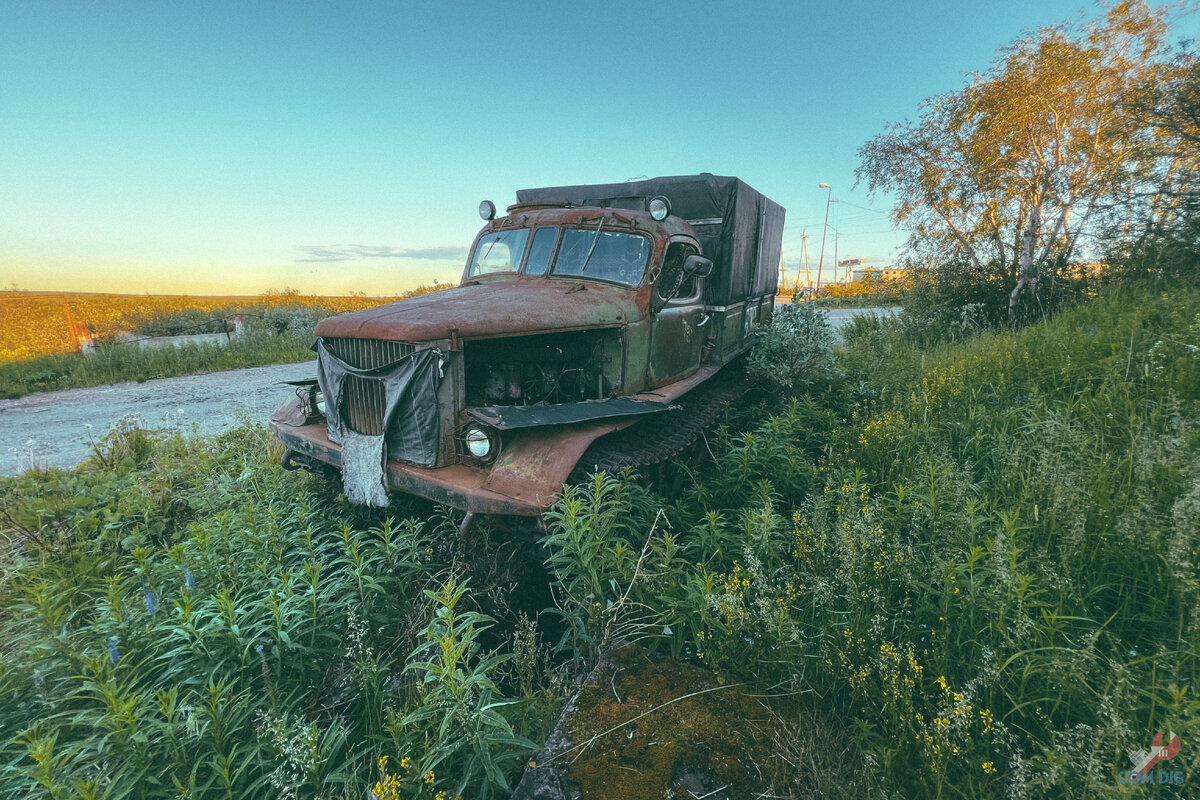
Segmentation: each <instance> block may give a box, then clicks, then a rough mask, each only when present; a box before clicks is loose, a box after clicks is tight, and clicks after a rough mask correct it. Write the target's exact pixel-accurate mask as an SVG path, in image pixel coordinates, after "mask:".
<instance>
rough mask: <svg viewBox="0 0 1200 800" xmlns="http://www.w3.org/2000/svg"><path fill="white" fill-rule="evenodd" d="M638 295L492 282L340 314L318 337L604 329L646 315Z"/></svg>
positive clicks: (546, 283) (416, 338)
mask: <svg viewBox="0 0 1200 800" xmlns="http://www.w3.org/2000/svg"><path fill="white" fill-rule="evenodd" d="M637 296H638V295H637V292H636V291H635V290H631V289H622V288H619V287H616V286H605V285H603V284H596V283H585V282H582V281H571V280H551V279H547V278H516V279H510V280H504V279H499V280H497V279H487V280H483V281H480V282H479V283H474V282H470V283H467V284H464V285H462V286H458V287H455V288H453V289H446V290H444V291H441V292H434V293H433V294H424V295H418V296H417V297H409V298H407V299H405V300H400V301H398V302H395V303H389V304H388V305H385V306H380V307H378V308H368V309H364V310H362V311H352V312H350V313H347V314H339V315H338V316H336V317H330V318H329V319H325V320H322V321H321V322H320V324H318V325H317V330H316V334H317V336H339V337H346V338H354V339H390V340H393V341H404V342H424V341H430V340H432V339H447V338H449V337H450V331H452V330H457V331H458V336H459V338H461V339H475V338H484V337H493V336H504V335H509V334H514V333H541V332H547V331H560V330H572V329H578V328H600V327H609V326H614V325H624V324H626V323H629V322H636V321H637V320H640V319H642V318H644V317H645V316H646V314H645V312H643V311H642V310H641V309H640V308H639V305H638V302H637Z"/></svg>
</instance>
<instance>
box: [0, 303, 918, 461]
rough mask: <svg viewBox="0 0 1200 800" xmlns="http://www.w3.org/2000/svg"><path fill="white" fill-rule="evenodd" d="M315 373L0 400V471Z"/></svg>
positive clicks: (225, 410)
mask: <svg viewBox="0 0 1200 800" xmlns="http://www.w3.org/2000/svg"><path fill="white" fill-rule="evenodd" d="M898 310H899V309H893V308H876V309H871V308H868V309H858V308H836V309H830V310H829V311H827V312H826V314H827V316H828V318H829V322H830V324H832V325H833V326H835V327H838V328H840V327H842V326H843V325H845V324H846V323H848V322H849V321H850V319H851V318H852V317H853V316H854V315H855V314H865V313H874V314H888V315H890V314H894V313H896V312H897V311H898ZM316 374H317V366H316V362H315V361H309V362H305V363H300V364H279V365H276V366H271V367H254V368H251V369H235V370H229V371H228V372H210V373H208V374H205V375H187V376H185V377H182V378H160V379H158V380H152V381H146V382H145V383H117V384H113V385H111V386H94V387H92V388H89V389H66V390H64V391H61V392H43V393H41V394H31V395H27V396H25V397H21V398H18V399H16V400H0V475H18V474H20V473H21V472H23V471H25V470H27V469H29V468H30V467H31V466H37V467H58V468H60V469H70V468H71V467H73V466H75V465H76V464H78V463H79V462H80V461H83V460H84V459H85V458H87V457H88V455H90V453H91V444H92V442H94V441H96V440H98V439H99V438H100V437H101V436H103V435H104V434H105V433H106V432H107V431H108V430H109V428H111V427H112V426H113V424H114V423H116V422H117V421H118V420H119V419H121V418H122V417H124V416H126V415H130V414H132V415H136V416H137V417H138V419H139V420H140V424H142V425H143V426H145V427H151V428H163V427H165V428H172V429H176V430H179V431H181V432H183V433H184V434H188V435H190V434H192V433H193V432H195V433H196V434H198V435H200V436H209V435H212V434H215V433H220V432H221V431H223V430H225V429H226V428H229V427H231V426H232V425H234V424H235V423H236V422H237V421H238V415H239V412H244V413H245V415H246V416H248V417H249V418H250V419H253V420H260V421H264V422H265V421H266V419H267V417H269V416H270V415H271V413H272V412H274V411H275V409H277V408H279V407H280V406H281V405H283V404H284V403H285V402H287V400H288V398H289V397H291V395H292V391H293V390H292V388H291V387H290V386H280V385H277V384H278V382H279V381H286V380H300V379H303V378H311V377H313V376H315V375H316Z"/></svg>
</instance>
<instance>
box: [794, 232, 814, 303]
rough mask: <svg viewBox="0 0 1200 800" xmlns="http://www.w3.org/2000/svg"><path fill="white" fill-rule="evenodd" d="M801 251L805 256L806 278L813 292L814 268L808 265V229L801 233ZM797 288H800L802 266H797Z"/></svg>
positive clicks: (809, 288)
mask: <svg viewBox="0 0 1200 800" xmlns="http://www.w3.org/2000/svg"><path fill="white" fill-rule="evenodd" d="M800 252H801V254H802V256H803V258H804V280H805V281H806V282H807V283H808V290H809V292H810V293H811V292H812V269H810V268H809V265H808V231H807V230H806V231H804V233H802V234H800ZM796 290H797V291H799V290H800V267H796Z"/></svg>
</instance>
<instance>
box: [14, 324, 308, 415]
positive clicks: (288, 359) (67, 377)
mask: <svg viewBox="0 0 1200 800" xmlns="http://www.w3.org/2000/svg"><path fill="white" fill-rule="evenodd" d="M312 342H313V339H312V336H311V334H304V333H284V334H280V335H274V336H268V335H266V334H256V335H252V336H249V337H246V338H243V339H233V340H232V341H230V342H229V343H228V344H222V345H214V344H188V345H184V346H182V347H163V348H155V349H141V348H139V347H137V345H131V344H109V345H100V346H99V348H98V349H97V350H96V352H95V353H86V354H83V353H61V354H57V355H46V356H38V357H37V358H30V359H25V360H23V361H10V362H8V363H6V364H0V399H2V398H15V397H23V396H24V395H27V394H33V393H35V392H48V391H54V390H56V389H73V388H79V387H86V386H102V385H106V384H111V383H121V382H123V381H138V382H139V383H140V382H142V381H147V380H151V379H154V378H173V377H176V376H179V375H195V374H197V373H202V372H218V371H220V370H226V369H241V368H244V367H262V366H266V365H268V364H287V363H292V362H296V361H308V360H310V359H312V358H313V353H312V350H310V349H309V348H310V346H311V345H312Z"/></svg>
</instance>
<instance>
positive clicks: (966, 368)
mask: <svg viewBox="0 0 1200 800" xmlns="http://www.w3.org/2000/svg"><path fill="white" fill-rule="evenodd" d="M942 324H943V326H944V329H943V330H941V331H940V332H939V331H933V330H932V329H931V328H930V325H931V323H930V322H929V321H928V320H920V319H919V320H915V321H914V320H912V319H907V318H905V317H903V316H902V317H901V318H899V319H897V320H878V319H876V320H872V321H863V322H861V323H858V324H857V325H856V326H855V327H854V328H853V329H851V331H850V332H849V334H848V335H847V336H846V337H845V344H844V349H841V350H839V352H838V353H837V354H836V359H837V361H836V369H833V370H830V371H829V373H828V374H827V375H826V376H825V379H824V380H823V381H821V382H820V383H819V384H816V385H813V386H810V387H809V388H808V393H807V394H806V395H803V396H801V397H797V398H786V399H784V400H783V402H782V403H781V404H779V405H776V406H774V407H770V406H766V405H761V404H760V405H757V406H752V407H747V408H742V409H731V410H730V411H729V413H728V415H727V416H726V417H725V419H724V420H723V422H722V425H721V427H720V428H719V429H718V430H717V431H716V432H715V435H710V436H708V437H707V439H706V442H707V445H708V446H707V447H705V448H704V449H703V455H702V456H701V457H699V458H697V459H696V460H694V461H692V462H690V463H688V464H686V465H685V466H686V468H687V469H689V470H690V471H691V474H692V476H693V477H694V478H695V481H694V485H693V486H692V488H690V489H689V490H688V491H687V492H686V493H685V495H684V497H683V498H682V499H680V500H679V501H677V502H675V503H672V504H667V503H664V502H663V501H662V500H660V499H659V498H656V497H655V496H654V495H653V494H651V493H650V492H649V491H648V490H647V489H645V488H644V487H642V486H641V485H639V484H638V483H636V482H635V481H633V480H632V479H631V478H630V477H629V476H625V477H622V478H612V477H608V476H597V477H595V478H594V479H593V480H592V481H590V482H588V483H586V484H583V485H580V486H575V487H569V488H568V489H567V490H565V492H564V495H563V497H562V499H561V501H560V502H559V503H558V504H557V505H556V506H555V508H554V509H553V510H552V511H551V512H550V513H549V514H548V515H547V517H546V520H545V521H546V524H547V527H548V531H547V533H546V534H545V535H544V537H543V539H542V546H543V547H544V548H545V556H546V565H547V568H548V570H549V580H550V589H551V593H552V596H553V601H554V603H555V607H554V609H553V616H552V617H551V616H547V615H541V616H540V617H538V615H536V614H530V613H527V612H528V611H529V609H522V603H525V604H528V603H529V602H536V598H537V597H538V595H537V594H536V593H534V592H531V591H530V589H531V588H533V587H531V586H530V585H529V584H528V583H527V581H528V580H529V579H530V573H529V572H528V571H525V572H520V571H517V570H516V569H515V567H514V566H513V564H514V561H515V560H519V559H515V560H514V559H513V558H512V557H511V556H512V555H513V543H512V542H511V541H508V540H507V539H506V537H505V536H503V535H499V532H498V531H497V530H494V529H491V528H489V527H488V526H486V525H484V526H482V527H481V528H480V529H479V534H478V535H480V536H481V537H482V538H481V539H479V540H476V541H473V542H463V541H462V540H460V539H459V537H458V534H457V532H456V526H455V522H456V520H455V519H454V518H452V517H451V516H449V515H447V514H446V513H444V512H442V511H439V510H436V509H433V508H431V507H429V506H426V505H423V504H420V503H417V502H415V501H411V502H410V501H404V500H398V501H396V502H395V503H394V504H393V507H392V508H390V509H387V510H385V511H382V512H376V511H369V510H363V509H358V508H354V507H351V506H348V505H347V504H345V502H344V501H342V500H341V499H340V498H339V496H338V494H337V492H336V490H335V489H333V488H330V487H327V486H324V485H322V484H320V483H319V482H317V481H315V480H313V479H311V478H308V477H306V476H302V475H298V474H296V473H285V472H283V471H282V470H281V469H279V468H278V467H277V466H275V464H274V457H275V456H276V455H277V453H276V452H274V449H275V447H276V446H275V445H273V444H272V443H271V441H270V439H269V437H268V436H267V435H266V434H265V433H264V432H263V431H262V430H261V429H260V428H246V429H242V430H239V431H236V432H234V433H232V434H229V435H227V436H225V437H220V438H217V439H213V440H209V441H201V442H186V441H183V440H180V439H176V438H163V437H162V436H160V435H157V434H150V433H146V432H141V431H137V430H135V429H134V430H122V431H120V432H118V433H117V434H114V436H113V437H110V438H109V439H107V440H105V441H104V442H102V443H101V445H100V446H99V448H98V454H97V455H98V457H97V459H96V460H95V462H94V463H93V465H92V466H91V467H90V468H85V469H83V470H80V471H77V472H73V473H62V472H45V473H38V472H35V473H29V474H27V475H25V476H23V477H20V478H16V479H4V480H0V529H3V531H4V535H5V537H7V544H6V546H5V555H4V556H3V558H0V796H2V797H13V798H16V797H27V796H32V797H76V796H81V797H101V796H104V797H114V798H115V797H143V796H144V797H166V796H172V797H174V796H179V795H182V794H189V793H190V796H193V797H210V796H211V797H233V796H236V797H260V796H272V797H274V796H280V797H317V796H322V797H327V796H346V797H349V796H355V797H362V796H364V795H365V792H366V790H367V789H369V788H373V789H374V790H376V792H377V794H379V795H380V796H385V797H405V796H420V797H429V798H432V797H433V796H434V795H435V794H436V792H437V791H446V792H447V793H448V794H450V795H452V794H454V793H460V794H463V795H464V796H477V795H481V794H483V793H485V792H491V793H497V794H500V795H503V793H504V791H505V789H504V787H505V785H506V784H507V785H511V783H512V781H513V779H514V778H515V777H516V775H517V773H518V772H519V770H520V764H521V763H522V762H523V760H524V758H525V757H526V756H527V755H528V753H529V752H530V751H531V750H532V749H533V746H534V744H535V743H536V742H538V741H541V739H542V737H544V735H545V732H546V730H547V728H548V726H549V724H550V722H551V720H552V718H553V716H554V714H555V713H556V711H557V709H558V707H559V704H560V703H561V701H562V699H563V690H564V688H565V687H568V686H571V685H573V684H572V683H571V681H570V678H571V677H573V676H574V675H576V674H578V673H579V671H581V670H585V669H587V668H588V667H590V665H591V664H592V663H594V661H595V659H596V658H597V657H598V655H599V654H600V653H602V652H604V650H605V649H606V648H607V647H608V646H610V645H611V644H612V643H613V642H616V641H619V640H634V641H637V642H639V643H640V644H641V645H642V646H643V647H645V648H646V649H647V650H649V651H651V652H652V653H655V654H657V655H660V656H671V657H675V658H680V659H685V660H690V661H692V662H694V663H697V664H700V665H703V666H705V667H707V668H709V669H710V670H712V671H713V672H714V673H715V674H716V675H717V676H718V677H719V678H720V679H723V680H726V681H730V682H739V683H741V682H744V683H748V684H750V685H751V686H752V687H755V688H754V690H755V691H760V692H763V693H773V694H778V693H788V692H797V693H807V694H812V695H814V696H816V697H817V698H819V702H820V704H822V705H823V706H824V708H825V710H826V712H827V713H828V716H829V718H831V719H840V720H842V721H843V723H842V724H843V725H844V727H845V729H846V731H848V732H849V734H850V738H851V740H852V741H853V742H854V747H855V748H856V749H857V751H858V753H859V757H856V758H853V759H850V760H849V762H847V763H856V764H862V765H864V766H863V767H862V770H863V772H862V774H861V775H855V776H854V777H855V778H856V779H857V780H858V781H859V783H858V784H857V785H861V782H862V781H865V782H866V783H868V784H869V785H870V786H871V791H872V793H873V794H874V795H877V796H881V797H885V796H886V797H947V798H949V797H954V798H959V797H968V798H990V797H1010V798H1026V797H1032V798H1042V797H1045V798H1058V797H1078V798H1093V797H1132V796H1135V795H1137V794H1139V793H1141V792H1146V791H1148V790H1147V789H1146V788H1144V787H1131V786H1129V785H1128V784H1122V783H1120V782H1119V780H1118V774H1119V773H1120V772H1122V771H1127V770H1128V769H1129V768H1130V766H1131V764H1130V762H1129V760H1128V758H1127V756H1126V749H1127V748H1132V749H1145V748H1148V747H1149V742H1150V740H1151V739H1152V737H1153V736H1154V734H1155V733H1156V732H1158V731H1164V732H1167V731H1171V732H1174V733H1176V734H1178V735H1179V736H1180V737H1181V739H1182V741H1183V743H1184V745H1183V749H1182V751H1181V752H1180V754H1179V755H1178V756H1176V757H1175V759H1173V760H1172V761H1171V762H1169V763H1165V764H1164V765H1162V766H1163V768H1166V769H1169V770H1171V771H1178V772H1182V773H1183V774H1184V775H1185V780H1186V781H1191V780H1193V779H1195V778H1198V777H1200V771H1198V770H1197V767H1198V766H1200V749H1197V748H1193V747H1191V746H1190V745H1189V744H1188V743H1189V742H1194V741H1195V739H1196V736H1197V733H1198V732H1200V700H1197V698H1196V694H1195V693H1196V691H1197V688H1196V687H1197V686H1200V627H1198V626H1200V622H1198V620H1200V577H1198V572H1197V565H1198V563H1200V291H1197V290H1195V289H1179V290H1174V291H1170V292H1152V291H1148V290H1140V291H1125V292H1122V293H1119V294H1113V295H1110V296H1105V297H1101V298H1100V299H1098V300H1096V301H1094V302H1091V303H1089V304H1086V305H1083V306H1080V307H1079V308H1076V309H1074V310H1071V311H1069V312H1063V313H1060V314H1058V315H1057V316H1055V317H1054V318H1053V319H1050V320H1047V321H1044V322H1042V323H1039V324H1036V325H1032V326H1030V327H1028V328H1025V329H1022V330H1017V331H1014V330H995V331H987V330H983V331H980V330H977V329H974V328H973V327H972V326H971V325H966V324H958V322H956V321H954V320H950V321H949V322H947V321H946V320H942ZM464 587H469V588H464ZM519 609H520V610H519ZM535 610H536V609H535ZM551 632H553V633H552V635H551ZM551 650H554V651H555V653H554V654H553V655H552V654H551V652H550V651H551ZM800 735H803V732H800ZM835 738H838V739H839V740H841V739H845V738H846V737H845V736H842V735H841V734H840V733H839V736H838V737H835ZM779 747H780V752H779V753H778V759H777V761H778V764H777V766H778V767H779V770H778V774H779V775H781V776H782V777H778V776H777V779H778V782H777V783H776V784H774V785H772V786H770V787H767V788H769V789H770V792H771V794H772V795H773V796H783V797H804V796H808V795H807V794H806V789H805V787H806V785H807V784H806V783H805V778H804V774H803V768H802V767H797V768H795V769H794V770H791V772H790V773H789V771H788V768H787V767H785V766H784V765H786V764H787V763H789V760H791V761H795V762H796V763H797V764H799V763H800V762H799V761H796V759H795V757H794V755H795V754H794V753H793V752H792V751H791V750H789V748H788V745H787V744H786V742H783V741H782V740H781V741H780V742H779ZM801 749H803V748H801ZM383 756H388V757H389V760H388V761H387V762H384V763H383V764H382V765H380V763H379V759H380V758H382V757H383ZM405 759H407V761H406V760H405ZM617 768H619V765H614V769H617ZM430 773H432V777H430V778H429V779H428V782H427V781H426V778H425V776H426V775H428V774H430ZM747 780H748V783H747V786H749V785H750V782H749V781H750V778H749V777H748V779H747ZM834 782H835V783H836V780H835V781H834ZM760 788H761V787H760ZM1183 789H1184V791H1187V788H1186V785H1185V786H1184V787H1183ZM1155 790H1158V791H1164V790H1168V789H1167V787H1156V789H1155ZM737 791H741V792H746V791H749V789H748V788H746V787H739V788H738V789H737ZM405 793H407V794H405Z"/></svg>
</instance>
